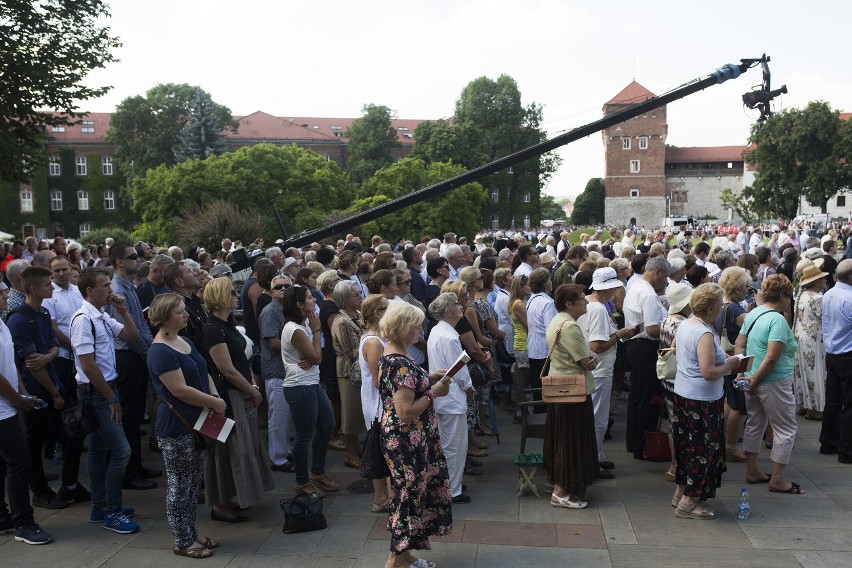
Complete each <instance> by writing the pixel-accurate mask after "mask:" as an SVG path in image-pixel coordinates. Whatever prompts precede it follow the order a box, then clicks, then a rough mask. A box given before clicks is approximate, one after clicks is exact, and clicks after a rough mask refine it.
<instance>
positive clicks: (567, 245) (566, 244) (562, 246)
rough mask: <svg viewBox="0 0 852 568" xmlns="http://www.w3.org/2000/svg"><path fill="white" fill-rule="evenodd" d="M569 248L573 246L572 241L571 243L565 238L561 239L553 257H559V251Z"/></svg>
mask: <svg viewBox="0 0 852 568" xmlns="http://www.w3.org/2000/svg"><path fill="white" fill-rule="evenodd" d="M567 248H571V243H569V242H568V241H563V240H561V239H560V240H559V242H558V243H556V254H555V255H553V258H554V259H555V258H558V257H559V253H560V252H562V250H563V249H567Z"/></svg>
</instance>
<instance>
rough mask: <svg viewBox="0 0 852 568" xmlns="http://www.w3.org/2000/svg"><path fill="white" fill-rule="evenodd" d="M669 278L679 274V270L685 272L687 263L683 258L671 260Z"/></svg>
mask: <svg viewBox="0 0 852 568" xmlns="http://www.w3.org/2000/svg"><path fill="white" fill-rule="evenodd" d="M669 266H670V268H669V276H671V275H672V274H674V273H675V272H677V271H678V270H683V269H684V268H686V261H685V260H684V259H682V258H677V257H675V258H672V259H669Z"/></svg>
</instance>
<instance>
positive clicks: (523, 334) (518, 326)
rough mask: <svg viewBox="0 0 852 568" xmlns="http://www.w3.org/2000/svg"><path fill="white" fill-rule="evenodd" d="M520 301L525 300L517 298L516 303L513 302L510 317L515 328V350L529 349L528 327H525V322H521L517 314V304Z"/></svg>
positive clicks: (513, 345)
mask: <svg viewBox="0 0 852 568" xmlns="http://www.w3.org/2000/svg"><path fill="white" fill-rule="evenodd" d="M518 302H521V303H523V300H515V303H514V304H512V306H511V308H510V309H509V318H511V320H512V327H513V328H514V329H515V341H514V342H513V343H512V350H513V351H526V350H527V328H526V327H524V324H523V323H521V320H519V319H518V318H517V317H516V316H515V304H517V303H518Z"/></svg>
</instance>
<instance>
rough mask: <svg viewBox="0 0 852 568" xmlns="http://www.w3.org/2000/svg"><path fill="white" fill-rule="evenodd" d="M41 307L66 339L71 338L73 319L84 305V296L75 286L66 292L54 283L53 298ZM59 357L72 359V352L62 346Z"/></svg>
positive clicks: (69, 287) (44, 302) (48, 299)
mask: <svg viewBox="0 0 852 568" xmlns="http://www.w3.org/2000/svg"><path fill="white" fill-rule="evenodd" d="M41 305H42V307H44V308H45V309H46V310H47V312H48V313H49V314H50V319H52V320H53V321H55V322H56V327H58V328H59V331H61V332H62V333H64V334H65V337H69V335H70V334H71V318H72V317H73V316H74V314H75V313H76V312H77V310H79V309H80V307H81V306H82V305H83V295H82V294H80V289H79V288H77V286H75V285H74V284H71V283H69V284H68V289H67V290H66V289H64V288H62V287H61V286H57V285H56V283H55V282H54V283H53V297H51V298H47V299H46V300H44V301H43V302H42V304H41ZM90 330H91V328H90ZM59 356H60V357H63V358H65V359H71V351H69V350H68V349H66V348H64V347H62V345H60V346H59Z"/></svg>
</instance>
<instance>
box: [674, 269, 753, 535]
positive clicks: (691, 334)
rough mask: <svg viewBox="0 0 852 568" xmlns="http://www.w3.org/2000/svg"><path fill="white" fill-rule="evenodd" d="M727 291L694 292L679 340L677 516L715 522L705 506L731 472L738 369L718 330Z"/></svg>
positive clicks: (704, 288) (708, 286)
mask: <svg viewBox="0 0 852 568" xmlns="http://www.w3.org/2000/svg"><path fill="white" fill-rule="evenodd" d="M723 296H724V292H723V291H722V288H721V287H720V286H719V285H717V284H711V283H707V284H702V285H701V286H699V287H698V288H696V289H695V290H694V291H693V292H692V296H691V298H690V300H689V305H690V307H691V308H692V317H690V318H689V319H688V320H686V321H684V322H682V323H681V324H680V326H679V327H678V329H677V334H676V335H675V349H676V357H677V374H676V376H675V384H674V391H675V396H674V415H673V416H672V437H673V439H674V448H675V463H676V464H677V469H676V472H675V483H677V488H676V489H675V493H674V496H673V497H672V506H673V507H675V516H677V517H681V518H687V519H712V518H714V516H715V514H714V513H713V511H711V510H710V509H708V508H707V507H705V506H703V505H701V504H700V503H701V502H704V501H706V500H707V499H709V498H711V497H715V496H716V488H717V487H719V486H720V485H721V484H722V473H723V472H724V471H725V470H726V469H727V468H726V466H725V455H724V454H723V453H722V452H723V447H722V444H723V439H722V437H723V430H724V400H725V399H724V381H723V377H724V376H725V375H730V374H731V373H733V372H734V371H735V370H736V369H737V368H738V367H739V362H740V360H739V359H738V358H737V357H734V356H731V357H728V356H727V355H726V353H725V352H724V351H722V348H721V347H720V346H719V339H718V338H717V337H716V335H715V334H714V333H713V326H714V324H715V322H716V319H717V318H718V317H719V313H720V312H721V310H722V298H723Z"/></svg>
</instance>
